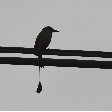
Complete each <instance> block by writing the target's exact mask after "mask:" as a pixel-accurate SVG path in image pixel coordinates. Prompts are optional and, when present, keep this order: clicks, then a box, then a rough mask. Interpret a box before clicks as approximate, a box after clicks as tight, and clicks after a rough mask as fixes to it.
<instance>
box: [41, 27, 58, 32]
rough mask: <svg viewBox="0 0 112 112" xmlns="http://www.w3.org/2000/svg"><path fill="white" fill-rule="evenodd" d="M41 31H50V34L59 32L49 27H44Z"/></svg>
mask: <svg viewBox="0 0 112 112" xmlns="http://www.w3.org/2000/svg"><path fill="white" fill-rule="evenodd" d="M42 30H44V31H50V32H52V33H53V32H59V31H57V30H54V29H53V28H52V27H50V26H46V27H45V28H43V29H42Z"/></svg>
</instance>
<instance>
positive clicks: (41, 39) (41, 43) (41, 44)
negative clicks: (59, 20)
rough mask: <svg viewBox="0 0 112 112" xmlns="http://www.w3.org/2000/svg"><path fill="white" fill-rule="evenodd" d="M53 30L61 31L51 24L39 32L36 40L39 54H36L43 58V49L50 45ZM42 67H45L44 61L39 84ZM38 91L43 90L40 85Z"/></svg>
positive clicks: (35, 46)
mask: <svg viewBox="0 0 112 112" xmlns="http://www.w3.org/2000/svg"><path fill="white" fill-rule="evenodd" d="M53 32H59V31H58V30H54V29H53V28H52V27H50V26H46V27H44V28H43V29H42V31H41V32H40V33H39V34H38V36H37V38H36V41H35V45H34V49H35V50H38V54H36V53H35V54H34V55H36V56H38V58H42V51H43V50H45V49H46V48H47V47H48V46H49V44H50V42H51V38H52V33H53ZM40 67H41V68H42V67H43V68H44V66H43V65H42V63H41V65H39V84H40ZM41 90H42V85H41ZM37 92H41V91H40V89H39V87H38V88H37Z"/></svg>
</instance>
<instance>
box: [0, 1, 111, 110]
mask: <svg viewBox="0 0 112 112" xmlns="http://www.w3.org/2000/svg"><path fill="white" fill-rule="evenodd" d="M48 25H49V26H52V27H53V28H54V29H56V30H59V31H60V32H59V33H54V34H53V38H52V42H51V44H50V46H49V48H50V49H70V50H71V49H74V50H90V51H92V50H93V51H94V50H95V51H96V50H98V51H112V43H111V41H112V0H0V46H4V47H6V46H7V47H29V48H30V47H33V46H34V43H35V39H36V36H37V35H38V33H39V32H40V31H41V29H42V28H43V27H45V26H48ZM0 56H18V57H35V56H33V55H25V54H24V55H22V54H0ZM44 57H52V58H65V57H57V56H44ZM66 58H74V59H90V58H82V57H66ZM91 59H96V60H104V59H100V58H91ZM105 60H109V59H105ZM41 82H42V85H43V91H42V92H41V93H40V94H37V93H36V88H37V85H38V67H35V66H22V65H21V66H20V65H18V66H16V65H15V66H14V65H0V110H112V70H111V69H110V70H103V69H95V68H94V69H92V68H91V69H90V68H89V69H88V68H75V67H74V68H70V67H69V68H64V67H63V68H61V67H60V68H59V67H45V68H44V69H41Z"/></svg>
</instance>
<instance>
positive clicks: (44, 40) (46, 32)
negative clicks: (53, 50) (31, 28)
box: [34, 26, 59, 58]
mask: <svg viewBox="0 0 112 112" xmlns="http://www.w3.org/2000/svg"><path fill="white" fill-rule="evenodd" d="M53 32H59V31H57V30H54V29H53V28H52V27H50V26H47V27H45V28H43V29H42V31H41V32H40V33H39V35H38V36H37V38H36V41H35V45H34V48H35V49H37V50H38V51H39V52H40V53H38V57H39V58H42V54H41V52H42V51H43V50H45V49H46V48H47V47H48V46H49V44H50V42H51V38H52V33H53ZM35 55H36V54H35Z"/></svg>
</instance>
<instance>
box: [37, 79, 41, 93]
mask: <svg viewBox="0 0 112 112" xmlns="http://www.w3.org/2000/svg"><path fill="white" fill-rule="evenodd" d="M41 91H42V84H41V82H40V81H39V84H38V88H37V91H36V92H37V93H40V92H41Z"/></svg>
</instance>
